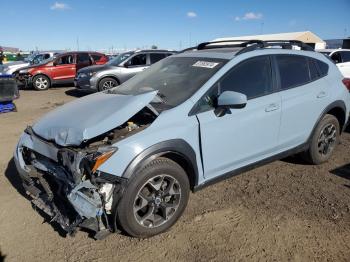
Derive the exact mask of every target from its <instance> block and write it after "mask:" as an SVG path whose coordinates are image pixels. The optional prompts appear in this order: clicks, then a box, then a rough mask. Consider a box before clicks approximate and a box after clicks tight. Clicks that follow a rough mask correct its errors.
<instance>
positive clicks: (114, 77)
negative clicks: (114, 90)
mask: <svg viewBox="0 0 350 262" xmlns="http://www.w3.org/2000/svg"><path fill="white" fill-rule="evenodd" d="M108 77H109V78H113V79H114V80H116V81H117V82H118V85H120V84H121V82H120V80H119V78H118V77H116V76H115V75H103V76H101V77H100V79H99V80H98V81H97V87H98V86H99V85H100V83H101V81H102V80H103V79H105V78H108Z"/></svg>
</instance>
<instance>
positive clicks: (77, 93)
mask: <svg viewBox="0 0 350 262" xmlns="http://www.w3.org/2000/svg"><path fill="white" fill-rule="evenodd" d="M65 93H66V95H68V96H73V97H77V98H79V97H83V96H86V95H90V94H93V92H89V91H82V90H77V89H70V90H67V91H65Z"/></svg>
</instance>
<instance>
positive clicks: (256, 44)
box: [182, 40, 314, 55]
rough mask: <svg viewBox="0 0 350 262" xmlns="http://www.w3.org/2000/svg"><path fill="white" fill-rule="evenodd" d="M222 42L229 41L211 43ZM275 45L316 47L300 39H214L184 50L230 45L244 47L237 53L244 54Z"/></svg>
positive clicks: (301, 47)
mask: <svg viewBox="0 0 350 262" xmlns="http://www.w3.org/2000/svg"><path fill="white" fill-rule="evenodd" d="M222 43H228V44H226V45H225V44H224V45H212V46H210V45H211V44H222ZM274 46H280V47H281V48H283V49H292V48H293V46H299V47H300V49H301V50H305V51H314V49H313V48H312V47H311V46H310V45H308V44H306V43H304V42H302V41H299V40H264V41H263V40H220V41H212V42H204V43H201V44H199V45H198V46H197V48H195V47H191V48H187V49H184V50H183V51H182V52H185V51H188V50H193V49H197V50H204V49H216V48H228V47H231V48H232V47H243V49H242V50H240V51H239V52H237V55H239V54H243V53H246V52H250V51H253V50H257V49H262V48H267V47H274Z"/></svg>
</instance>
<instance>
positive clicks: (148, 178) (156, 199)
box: [116, 158, 190, 238]
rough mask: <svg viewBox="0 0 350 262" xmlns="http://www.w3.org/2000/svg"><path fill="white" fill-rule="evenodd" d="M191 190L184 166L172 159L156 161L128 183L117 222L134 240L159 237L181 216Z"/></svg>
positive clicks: (118, 209) (119, 207) (118, 211)
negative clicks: (136, 238)
mask: <svg viewBox="0 0 350 262" xmlns="http://www.w3.org/2000/svg"><path fill="white" fill-rule="evenodd" d="M189 191H190V186H189V181H188V177H187V175H186V173H185V171H184V170H183V169H182V167H181V166H179V165H178V164H177V163H175V162H174V161H172V160H170V159H167V158H157V159H155V160H153V161H152V162H150V163H149V164H148V165H146V166H145V167H144V168H142V169H141V170H140V171H139V172H138V173H137V174H135V177H134V178H133V179H132V180H131V181H130V182H129V185H128V187H127V188H126V190H125V193H124V195H123V197H122V199H121V200H120V202H119V205H118V207H117V217H116V218H117V222H118V224H119V225H120V226H121V227H122V228H123V229H124V230H125V231H126V232H127V233H128V234H129V235H131V236H134V237H139V238H146V237H151V236H154V235H157V234H160V233H162V232H164V231H166V230H167V229H169V228H170V227H171V226H172V225H173V224H175V222H176V221H177V220H178V219H179V217H180V216H181V215H182V213H183V211H184V210H185V208H186V205H187V202H188V197H189Z"/></svg>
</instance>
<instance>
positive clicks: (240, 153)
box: [197, 56, 281, 179]
mask: <svg viewBox="0 0 350 262" xmlns="http://www.w3.org/2000/svg"><path fill="white" fill-rule="evenodd" d="M272 79H273V76H272V67H271V59H270V57H269V56H259V57H254V58H250V59H248V60H245V61H243V62H241V63H239V64H238V65H236V66H235V67H233V68H232V69H231V70H230V71H229V72H228V73H227V74H226V75H224V76H223V77H222V78H221V79H220V80H219V82H218V83H217V84H216V85H215V86H214V87H213V88H212V89H211V90H210V91H209V92H208V94H207V95H205V96H204V97H203V98H202V99H201V101H199V103H198V104H199V105H200V106H199V107H198V108H199V112H198V113H197V118H198V120H199V123H200V136H201V146H202V154H203V164H204V175H205V178H206V179H210V178H214V177H217V176H220V175H222V174H225V173H227V172H230V171H232V170H235V169H238V168H240V167H243V166H246V165H249V164H251V163H254V162H256V161H258V160H261V159H264V158H266V157H268V156H270V155H272V154H273V153H274V152H275V151H276V149H277V147H278V134H279V126H280V118H281V97H280V94H279V93H278V92H274V91H275V87H274V85H273V82H274V81H272ZM224 91H235V92H240V93H243V94H245V95H246V96H247V98H248V102H247V105H246V106H245V107H244V108H240V109H229V111H228V112H227V113H226V114H225V115H223V116H218V115H217V114H216V113H215V108H214V107H212V106H211V105H215V98H217V97H218V96H219V95H220V94H221V93H222V92H224ZM203 109H204V110H203ZM201 111H202V112H201Z"/></svg>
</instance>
